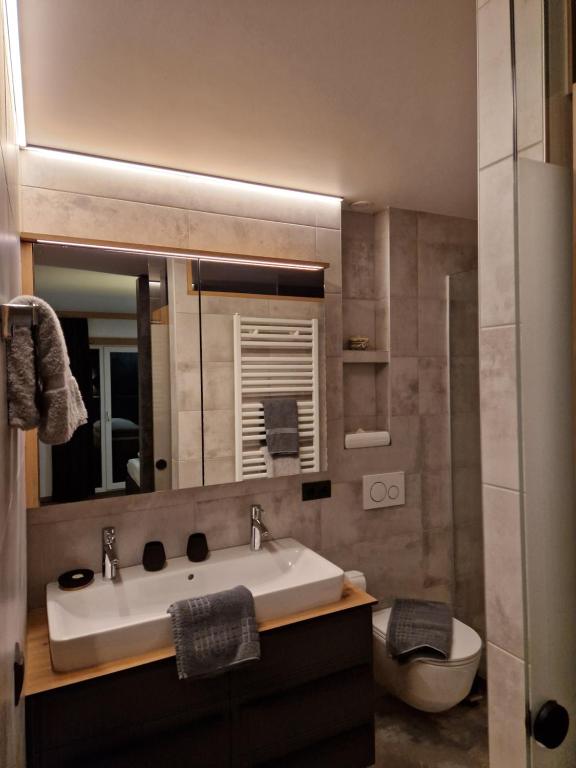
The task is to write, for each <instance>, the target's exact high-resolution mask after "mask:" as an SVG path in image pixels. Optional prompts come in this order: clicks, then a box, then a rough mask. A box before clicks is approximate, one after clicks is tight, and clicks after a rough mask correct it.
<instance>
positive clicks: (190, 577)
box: [188, 573, 194, 581]
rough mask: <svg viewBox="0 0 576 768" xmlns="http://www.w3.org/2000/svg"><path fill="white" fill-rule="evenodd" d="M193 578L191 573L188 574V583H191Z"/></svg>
mask: <svg viewBox="0 0 576 768" xmlns="http://www.w3.org/2000/svg"><path fill="white" fill-rule="evenodd" d="M193 578H194V574H193V573H189V574H188V581H192V579H193Z"/></svg>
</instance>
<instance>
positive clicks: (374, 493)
mask: <svg viewBox="0 0 576 768" xmlns="http://www.w3.org/2000/svg"><path fill="white" fill-rule="evenodd" d="M387 491H388V489H387V488H386V486H385V485H384V483H380V482H378V483H373V484H372V486H371V487H370V498H371V499H372V501H384V499H385V498H386V493H387Z"/></svg>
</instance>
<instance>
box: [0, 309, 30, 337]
mask: <svg viewBox="0 0 576 768" xmlns="http://www.w3.org/2000/svg"><path fill="white" fill-rule="evenodd" d="M1 310H2V338H3V339H4V341H8V340H10V339H11V338H12V336H13V333H14V328H33V327H34V326H36V325H38V304H2V305H1Z"/></svg>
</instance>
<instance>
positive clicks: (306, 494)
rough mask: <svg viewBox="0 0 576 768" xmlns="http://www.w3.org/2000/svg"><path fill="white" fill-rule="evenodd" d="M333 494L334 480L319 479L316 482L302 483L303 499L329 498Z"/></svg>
mask: <svg viewBox="0 0 576 768" xmlns="http://www.w3.org/2000/svg"><path fill="white" fill-rule="evenodd" d="M330 496H332V481H331V480H317V481H316V482H315V483H302V501H315V500H316V499H329V498H330Z"/></svg>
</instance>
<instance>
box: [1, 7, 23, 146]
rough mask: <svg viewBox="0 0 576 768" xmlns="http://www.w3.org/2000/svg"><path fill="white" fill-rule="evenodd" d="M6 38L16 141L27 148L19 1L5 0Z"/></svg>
mask: <svg viewBox="0 0 576 768" xmlns="http://www.w3.org/2000/svg"><path fill="white" fill-rule="evenodd" d="M4 38H5V40H6V42H7V44H8V54H9V60H10V66H9V70H10V85H11V88H12V97H13V99H14V112H15V122H16V141H17V143H18V145H19V146H20V147H25V146H26V125H25V122H24V92H23V89H22V61H21V58H20V32H19V28H18V0H4Z"/></svg>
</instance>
